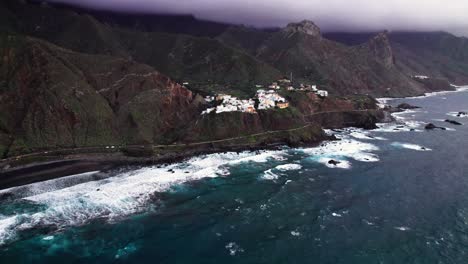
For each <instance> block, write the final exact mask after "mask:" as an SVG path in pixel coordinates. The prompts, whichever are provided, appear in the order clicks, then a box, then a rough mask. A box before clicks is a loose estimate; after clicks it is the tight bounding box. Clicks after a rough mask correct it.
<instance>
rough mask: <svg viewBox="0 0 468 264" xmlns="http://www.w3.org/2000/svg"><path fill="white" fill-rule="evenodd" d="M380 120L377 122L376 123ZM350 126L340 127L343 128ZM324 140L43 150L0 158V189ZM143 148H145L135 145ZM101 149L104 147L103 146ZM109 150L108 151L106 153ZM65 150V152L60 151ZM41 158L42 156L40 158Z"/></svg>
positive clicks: (462, 88)
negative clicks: (147, 149) (127, 150)
mask: <svg viewBox="0 0 468 264" xmlns="http://www.w3.org/2000/svg"><path fill="white" fill-rule="evenodd" d="M463 91H468V86H466V85H464V86H457V87H456V90H449V91H439V92H431V93H425V94H424V95H420V96H413V97H402V98H396V97H395V98H376V100H377V101H378V102H379V103H380V104H387V103H388V101H391V100H396V99H414V98H427V97H430V96H435V95H440V94H446V93H456V92H463ZM390 114H391V115H393V113H390ZM377 123H379V122H377ZM346 127H352V126H343V128H346ZM327 140H338V139H336V138H335V137H334V136H327V137H325V138H321V139H319V140H314V141H311V142H301V143H300V144H291V143H290V142H286V141H283V142H281V141H279V142H275V143H270V144H268V143H257V144H244V145H243V144H240V145H224V146H214V145H213V146H208V147H204V146H203V145H200V146H195V147H193V148H188V149H183V150H179V151H177V150H171V151H168V152H167V153H163V154H161V155H157V156H156V155H152V156H132V155H126V154H124V151H123V149H120V148H119V147H116V148H115V149H108V148H106V151H96V152H92V151H91V152H81V153H80V152H78V153H72V152H70V153H66V150H56V151H46V152H44V153H51V152H56V153H57V154H56V155H44V156H40V155H38V154H35V155H37V158H39V160H37V161H32V162H28V161H26V162H25V164H20V165H17V166H13V167H11V166H10V165H9V164H11V162H12V161H18V160H21V158H18V157H12V158H9V159H6V160H2V161H0V190H3V189H7V188H11V187H17V186H22V185H26V184H31V183H36V182H41V181H47V180H52V179H57V178H61V177H67V176H72V175H75V174H81V173H86V172H90V171H96V170H99V171H109V170H112V169H116V168H118V167H122V166H129V167H131V166H135V167H138V166H154V165H160V164H171V163H177V162H182V161H184V160H187V159H188V158H191V157H196V156H200V155H207V154H213V153H223V152H237V153H239V152H243V151H261V150H278V149H282V148H285V147H316V146H319V145H320V144H322V143H323V142H324V141H327ZM137 148H139V149H140V150H144V147H141V146H139V147H137ZM103 149H104V148H103ZM109 150H110V152H109ZM61 152H65V153H61ZM35 155H34V156H35ZM40 158H42V159H40Z"/></svg>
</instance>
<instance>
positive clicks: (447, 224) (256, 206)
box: [0, 92, 468, 263]
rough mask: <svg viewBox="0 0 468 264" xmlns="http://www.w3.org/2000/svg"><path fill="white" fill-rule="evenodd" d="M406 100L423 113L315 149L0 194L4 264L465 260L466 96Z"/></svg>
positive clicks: (225, 157) (213, 158) (89, 177)
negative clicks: (456, 123)
mask: <svg viewBox="0 0 468 264" xmlns="http://www.w3.org/2000/svg"><path fill="white" fill-rule="evenodd" d="M401 102H408V103H410V104H414V105H418V106H422V107H423V108H422V109H419V110H417V111H410V112H406V113H403V114H398V119H399V123H398V124H385V125H381V126H382V128H380V129H378V130H375V131H363V130H359V129H346V130H341V131H329V132H330V133H335V134H336V135H337V136H338V137H340V138H341V139H342V140H341V141H338V142H329V143H325V144H324V145H323V146H320V147H318V148H307V149H288V148H285V149H283V150H278V151H261V152H243V153H239V154H236V153H223V154H213V155H206V156H201V157H196V158H193V159H190V160H188V161H186V162H183V163H179V164H173V165H166V166H162V167H159V168H158V167H144V168H141V167H139V168H120V169H118V170H114V171H111V172H90V173H87V174H81V175H74V176H70V177H67V178H62V179H58V180H53V181H48V182H44V183H38V184H32V185H28V186H24V187H20V188H13V189H9V190H3V191H0V195H1V197H2V201H0V263H64V262H65V261H66V263H466V262H467V259H468V188H467V187H468V162H467V161H468V141H467V140H466V139H467V136H468V128H467V126H468V117H466V118H465V117H454V116H450V115H449V114H451V112H458V111H466V110H468V92H458V93H446V94H438V95H434V96H430V97H425V98H413V99H398V100H394V101H391V102H389V103H391V104H393V105H396V104H399V103H401ZM446 118H450V119H454V120H458V121H460V122H462V123H467V125H466V126H454V125H450V124H446V123H444V122H443V120H444V119H446ZM428 122H432V123H435V124H437V125H442V126H445V127H448V128H449V130H447V131H441V130H435V131H424V129H423V127H424V124H426V123H428ZM330 159H334V160H337V161H340V163H339V164H337V165H336V166H334V165H331V164H328V161H329V160H330Z"/></svg>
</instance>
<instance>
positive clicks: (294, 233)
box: [291, 231, 301, 236]
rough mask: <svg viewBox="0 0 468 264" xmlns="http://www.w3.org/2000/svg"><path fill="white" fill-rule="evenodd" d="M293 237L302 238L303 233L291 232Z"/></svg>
mask: <svg viewBox="0 0 468 264" xmlns="http://www.w3.org/2000/svg"><path fill="white" fill-rule="evenodd" d="M291 235H292V236H300V235H301V233H300V232H298V231H291Z"/></svg>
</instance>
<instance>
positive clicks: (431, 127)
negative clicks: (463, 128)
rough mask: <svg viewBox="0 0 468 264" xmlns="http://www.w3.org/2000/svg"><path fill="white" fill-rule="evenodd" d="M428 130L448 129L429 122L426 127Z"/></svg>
mask: <svg viewBox="0 0 468 264" xmlns="http://www.w3.org/2000/svg"><path fill="white" fill-rule="evenodd" d="M424 128H425V129H426V130H434V129H441V130H447V129H446V128H445V127H439V126H436V125H434V124H433V123H429V124H427V125H426V126H425V127H424Z"/></svg>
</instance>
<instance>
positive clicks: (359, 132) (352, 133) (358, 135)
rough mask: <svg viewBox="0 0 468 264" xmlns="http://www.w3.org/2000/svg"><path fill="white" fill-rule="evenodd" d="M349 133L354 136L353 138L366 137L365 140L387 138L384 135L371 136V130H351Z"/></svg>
mask: <svg viewBox="0 0 468 264" xmlns="http://www.w3.org/2000/svg"><path fill="white" fill-rule="evenodd" d="M349 135H350V136H352V137H353V138H356V139H364V140H387V139H386V138H383V137H374V136H370V135H369V132H362V131H355V132H351V133H350V134H349Z"/></svg>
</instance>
